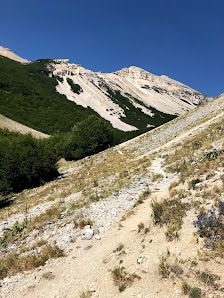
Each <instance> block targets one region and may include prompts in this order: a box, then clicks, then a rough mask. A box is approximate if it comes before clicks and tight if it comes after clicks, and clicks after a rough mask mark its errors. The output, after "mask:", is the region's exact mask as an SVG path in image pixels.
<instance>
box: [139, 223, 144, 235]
mask: <svg viewBox="0 0 224 298" xmlns="http://www.w3.org/2000/svg"><path fill="white" fill-rule="evenodd" d="M144 227H145V224H144V223H143V222H140V223H139V224H138V233H139V232H141V231H142V230H143V229H144Z"/></svg>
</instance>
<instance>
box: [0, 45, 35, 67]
mask: <svg viewBox="0 0 224 298" xmlns="http://www.w3.org/2000/svg"><path fill="white" fill-rule="evenodd" d="M0 55H1V56H4V57H7V58H9V59H11V60H14V61H17V62H20V63H28V62H29V61H28V60H26V59H23V58H21V57H20V56H18V55H16V54H15V53H13V51H12V50H10V49H8V48H4V47H2V46H0Z"/></svg>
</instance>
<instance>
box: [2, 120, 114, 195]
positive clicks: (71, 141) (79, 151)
mask: <svg viewBox="0 0 224 298" xmlns="http://www.w3.org/2000/svg"><path fill="white" fill-rule="evenodd" d="M113 143H114V138H113V130H112V129H111V127H110V125H109V124H108V123H107V122H106V121H104V120H103V119H101V118H99V117H97V116H93V115H92V116H89V117H88V118H87V119H85V120H84V121H82V122H80V123H78V124H77V125H75V126H74V127H73V128H72V129H71V130H70V131H69V132H68V133H62V134H59V135H54V136H52V137H50V138H49V139H35V138H34V137H32V136H31V135H30V134H27V135H23V134H20V133H17V132H9V131H8V130H3V129H0V195H7V194H9V193H11V192H19V191H22V190H23V189H26V188H32V187H36V186H39V185H42V184H44V183H45V182H48V181H50V180H52V179H55V178H56V177H58V175H59V172H58V166H57V162H58V160H59V159H60V158H62V157H63V158H65V159H66V160H78V159H80V158H83V157H85V156H88V155H92V154H95V153H98V152H100V151H102V150H104V149H106V148H108V147H109V146H112V145H113Z"/></svg>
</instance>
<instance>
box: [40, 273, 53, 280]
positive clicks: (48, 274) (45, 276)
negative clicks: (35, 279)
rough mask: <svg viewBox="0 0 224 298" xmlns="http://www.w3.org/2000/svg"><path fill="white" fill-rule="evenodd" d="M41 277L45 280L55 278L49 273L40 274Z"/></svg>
mask: <svg viewBox="0 0 224 298" xmlns="http://www.w3.org/2000/svg"><path fill="white" fill-rule="evenodd" d="M42 277H43V278H44V279H47V280H52V279H54V278H55V276H54V274H52V272H51V271H48V272H45V273H43V274H42Z"/></svg>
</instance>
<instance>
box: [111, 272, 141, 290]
mask: <svg viewBox="0 0 224 298" xmlns="http://www.w3.org/2000/svg"><path fill="white" fill-rule="evenodd" d="M111 275H112V277H113V280H114V283H115V285H116V286H118V289H119V292H123V291H124V290H125V289H126V288H127V287H128V286H131V284H132V283H133V282H134V280H135V279H136V278H137V279H141V277H140V276H139V275H137V274H135V273H132V274H130V273H128V272H127V271H126V270H125V267H120V266H119V267H115V268H114V269H113V270H111Z"/></svg>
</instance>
